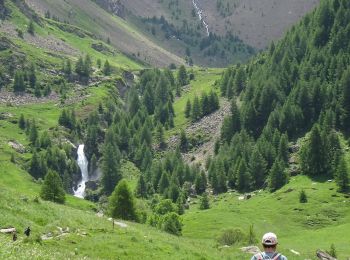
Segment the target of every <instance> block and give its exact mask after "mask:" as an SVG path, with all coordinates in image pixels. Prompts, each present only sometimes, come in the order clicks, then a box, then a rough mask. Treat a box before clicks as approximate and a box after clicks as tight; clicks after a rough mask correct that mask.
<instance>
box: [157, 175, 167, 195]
mask: <svg viewBox="0 0 350 260" xmlns="http://www.w3.org/2000/svg"><path fill="white" fill-rule="evenodd" d="M168 187H169V176H168V173H167V172H166V171H163V172H162V175H161V177H160V180H159V184H158V192H159V193H160V194H165V193H166V190H167V189H168Z"/></svg>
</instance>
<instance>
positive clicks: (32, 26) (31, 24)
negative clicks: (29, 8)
mask: <svg viewBox="0 0 350 260" xmlns="http://www.w3.org/2000/svg"><path fill="white" fill-rule="evenodd" d="M27 32H28V33H30V34H31V35H33V36H34V33H35V26H34V22H33V20H30V21H29V24H28V28H27Z"/></svg>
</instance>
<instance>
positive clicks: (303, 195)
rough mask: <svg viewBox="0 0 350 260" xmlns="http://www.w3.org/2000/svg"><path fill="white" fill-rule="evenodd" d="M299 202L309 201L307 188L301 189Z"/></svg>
mask: <svg viewBox="0 0 350 260" xmlns="http://www.w3.org/2000/svg"><path fill="white" fill-rule="evenodd" d="M299 202H300V203H306V202H307V196H306V192H305V190H301V192H300V194H299Z"/></svg>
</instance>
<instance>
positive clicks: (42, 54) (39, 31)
mask: <svg viewBox="0 0 350 260" xmlns="http://www.w3.org/2000/svg"><path fill="white" fill-rule="evenodd" d="M7 5H8V6H9V7H10V9H11V19H10V22H11V23H12V24H13V25H14V26H15V27H16V28H19V29H21V30H22V31H23V32H26V28H27V25H28V23H29V20H28V18H27V17H25V16H24V15H23V14H22V13H21V12H20V11H19V10H18V9H17V7H15V5H14V4H13V3H11V2H9V1H8V2H7ZM0 32H1V28H0ZM35 33H36V35H38V36H40V37H43V38H46V37H49V36H50V37H55V38H57V39H59V40H62V41H64V42H65V43H66V44H68V45H69V46H71V47H72V48H73V49H75V50H78V51H79V53H81V55H85V54H89V55H90V56H91V58H92V59H93V61H96V60H97V59H100V60H101V61H102V62H104V61H105V60H107V59H108V60H109V62H110V64H111V65H113V66H115V67H117V68H123V69H128V70H135V69H140V68H142V65H141V64H140V63H138V62H136V61H134V60H132V59H130V58H128V57H126V56H125V55H124V54H122V53H120V52H118V51H115V54H114V55H112V54H108V53H101V52H98V51H96V50H94V49H93V48H91V44H92V43H98V42H99V41H98V40H96V39H92V38H90V37H88V36H85V37H84V38H81V37H79V36H77V35H76V34H74V33H69V32H65V31H63V30H61V29H59V27H58V26H55V23H51V24H50V23H47V22H45V21H44V26H43V27H40V26H38V25H36V26H35ZM11 40H13V41H14V42H15V44H16V45H17V46H18V47H19V49H20V50H21V51H22V52H24V53H25V54H26V55H27V59H29V60H32V61H40V63H43V62H44V63H45V67H53V68H55V69H58V66H57V65H59V66H61V64H62V58H63V57H65V56H66V57H67V55H66V54H62V53H61V55H62V57H57V56H56V55H57V54H60V53H55V52H53V51H52V50H47V49H45V48H37V47H36V46H34V45H32V44H30V43H28V42H26V41H25V40H22V39H20V38H18V37H15V38H13V37H11ZM110 48H111V50H113V47H112V46H110ZM51 53H52V54H54V55H50V54H51ZM68 57H69V56H68ZM69 58H71V59H73V60H76V59H77V57H69Z"/></svg>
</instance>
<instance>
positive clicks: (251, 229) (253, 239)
mask: <svg viewBox="0 0 350 260" xmlns="http://www.w3.org/2000/svg"><path fill="white" fill-rule="evenodd" d="M258 241H259V240H258V239H257V238H256V234H255V232H254V225H250V226H249V233H248V239H247V242H248V244H249V245H255V244H257V243H258Z"/></svg>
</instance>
